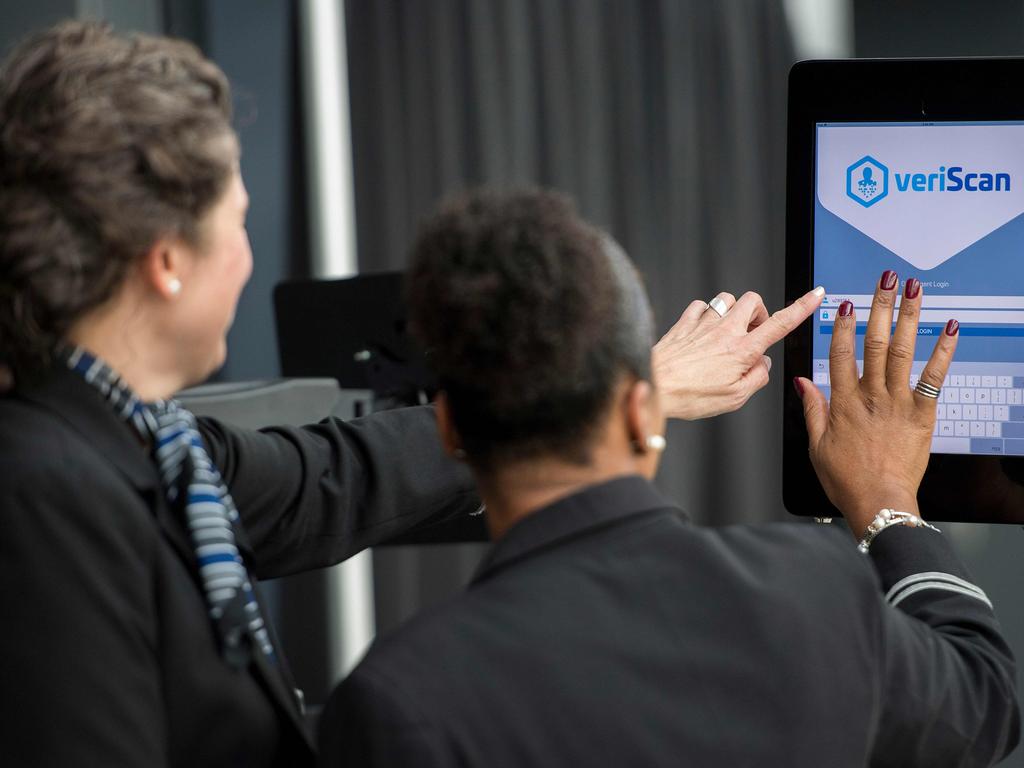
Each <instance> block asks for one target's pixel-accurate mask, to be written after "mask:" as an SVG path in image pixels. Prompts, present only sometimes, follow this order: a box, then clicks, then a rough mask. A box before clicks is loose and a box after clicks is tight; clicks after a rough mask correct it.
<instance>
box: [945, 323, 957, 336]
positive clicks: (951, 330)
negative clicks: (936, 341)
mask: <svg viewBox="0 0 1024 768" xmlns="http://www.w3.org/2000/svg"><path fill="white" fill-rule="evenodd" d="M959 330H960V323H958V322H957V321H956V320H950V321H949V322H948V323H946V335H947V336H956V334H957V332H958V331H959Z"/></svg>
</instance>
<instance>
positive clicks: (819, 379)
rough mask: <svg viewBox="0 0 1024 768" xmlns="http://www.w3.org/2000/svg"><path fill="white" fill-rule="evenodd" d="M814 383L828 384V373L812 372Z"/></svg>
mask: <svg viewBox="0 0 1024 768" xmlns="http://www.w3.org/2000/svg"><path fill="white" fill-rule="evenodd" d="M814 383H815V384H828V374H827V373H825V372H823V371H815V372H814Z"/></svg>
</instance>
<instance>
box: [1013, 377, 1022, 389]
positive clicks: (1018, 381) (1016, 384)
mask: <svg viewBox="0 0 1024 768" xmlns="http://www.w3.org/2000/svg"><path fill="white" fill-rule="evenodd" d="M1013 388H1014V389H1024V376H1014V377H1013Z"/></svg>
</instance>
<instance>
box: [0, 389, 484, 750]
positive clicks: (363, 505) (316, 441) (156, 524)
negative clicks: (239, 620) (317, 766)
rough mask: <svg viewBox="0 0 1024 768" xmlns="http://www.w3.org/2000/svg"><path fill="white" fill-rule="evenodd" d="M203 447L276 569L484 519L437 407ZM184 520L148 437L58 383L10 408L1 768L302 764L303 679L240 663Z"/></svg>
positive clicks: (3, 413)
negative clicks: (468, 517) (204, 584)
mask: <svg viewBox="0 0 1024 768" xmlns="http://www.w3.org/2000/svg"><path fill="white" fill-rule="evenodd" d="M201 430H202V432H203V436H204V438H205V440H206V442H207V445H208V446H209V448H210V452H211V455H212V458H213V460H214V462H215V463H216V464H217V466H218V467H220V469H221V471H222V473H223V475H224V477H225V479H226V481H227V484H228V486H229V488H230V489H231V492H232V495H233V496H234V498H235V501H236V502H237V505H238V508H239V511H240V514H241V516H242V521H243V525H244V528H245V532H246V533H247V534H248V537H247V540H246V539H245V535H244V534H243V535H241V536H240V538H239V546H240V549H241V550H242V551H243V556H245V558H246V560H247V561H248V563H249V565H250V568H251V569H253V570H254V572H255V573H256V574H258V575H259V576H260V577H263V578H266V577H271V576H280V575H283V574H288V573H293V572H296V571H301V570H304V569H308V568H315V567H318V566H323V565H328V564H331V563H336V562H338V561H340V560H342V559H344V558H345V557H346V556H348V555H350V554H352V553H354V552H356V551H358V550H361V549H363V548H364V547H367V546H370V545H372V544H374V543H377V542H380V541H382V540H384V539H387V538H388V537H390V536H394V535H397V534H400V533H403V532H406V531H408V530H409V529H410V528H412V527H413V526H415V525H417V524H419V523H422V522H424V521H428V520H437V519H441V518H445V517H448V516H453V515H459V514H465V513H469V512H472V511H474V510H475V509H476V508H477V506H478V504H479V502H478V500H477V495H476V493H475V491H474V490H473V489H472V484H471V479H470V477H469V475H468V473H467V472H466V471H465V470H464V469H462V468H460V467H459V466H458V465H456V464H455V463H454V462H451V461H449V460H447V459H446V458H444V456H443V455H442V452H441V450H440V446H439V441H438V439H437V434H436V427H435V424H434V417H433V413H432V410H431V409H429V408H417V409H408V410H404V411H395V412H389V413H384V414H379V415H375V416H372V417H369V418H366V419H362V420H358V421H353V422H349V423H344V422H340V421H335V420H331V421H327V422H325V423H323V424H320V425H318V426H314V427H308V428H304V429H271V430H266V431H263V432H251V431H245V430H239V429H233V428H231V427H228V426H226V425H223V424H218V423H216V422H212V421H206V422H203V423H202V424H201ZM194 560H195V557H194V554H193V550H192V546H191V544H190V543H189V540H188V537H187V534H186V531H185V528H184V526H183V524H182V522H181V521H180V520H179V519H178V518H177V517H176V516H175V515H172V514H171V512H170V511H169V509H168V508H167V506H166V504H165V502H164V497H163V493H162V492H161V490H160V485H159V478H158V476H157V473H156V470H155V467H154V465H153V464H152V463H151V461H150V460H149V458H148V457H147V455H146V453H145V452H144V450H143V448H142V447H141V445H140V443H139V442H138V440H137V439H136V437H135V436H134V434H133V433H132V432H131V431H130V429H129V428H128V427H127V426H126V425H124V424H122V423H121V422H119V421H118V419H117V418H116V417H115V415H114V413H113V411H112V410H111V408H110V406H109V405H108V404H107V403H106V402H104V401H103V399H102V398H101V396H100V395H99V394H98V393H97V392H95V390H94V389H93V388H92V387H91V386H89V385H87V384H86V383H85V382H83V381H82V380H81V379H79V378H78V377H77V376H76V375H74V374H72V373H70V372H67V371H55V372H54V373H53V374H52V375H51V376H50V377H49V378H48V379H47V380H46V381H44V382H42V383H41V384H39V385H38V386H36V387H33V388H32V389H31V390H28V391H22V392H18V393H15V394H13V395H9V396H7V397H5V398H0V617H2V625H0V626H2V631H0V702H2V706H0V710H2V713H3V714H2V716H0V764H3V765H10V766H15V765H17V766H23V765H24V766H28V765H39V766H72V765H75V766H78V765H95V766H103V767H104V768H117V767H118V766H133V767H138V766H147V768H150V767H153V766H188V768H196V767H198V766H271V765H273V766H302V765H308V764H310V763H312V761H313V753H312V749H311V747H310V744H309V741H308V739H307V736H306V734H305V732H304V724H303V722H302V718H301V716H300V714H299V711H298V707H297V705H296V702H295V699H294V696H293V686H292V684H291V681H290V679H289V675H288V672H287V668H286V667H285V666H284V665H283V664H282V665H281V667H280V668H277V667H268V666H267V665H265V664H263V663H261V664H258V665H256V666H254V667H253V668H251V669H249V670H247V671H242V672H236V671H234V670H232V669H231V668H230V667H229V666H228V665H226V664H225V663H224V662H223V661H222V660H221V657H220V654H219V652H218V649H217V644H216V640H215V636H214V633H213V629H212V626H211V624H210V620H209V618H208V614H207V608H206V603H205V601H204V598H203V595H202V592H201V590H200V586H199V583H198V581H197V576H196V567H195V562H194Z"/></svg>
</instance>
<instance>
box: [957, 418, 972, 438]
mask: <svg viewBox="0 0 1024 768" xmlns="http://www.w3.org/2000/svg"><path fill="white" fill-rule="evenodd" d="M953 424H955V425H956V426H955V427H954V428H953V434H955V435H956V436H957V437H970V436H971V424H970V422H969V421H954V422H953Z"/></svg>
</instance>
